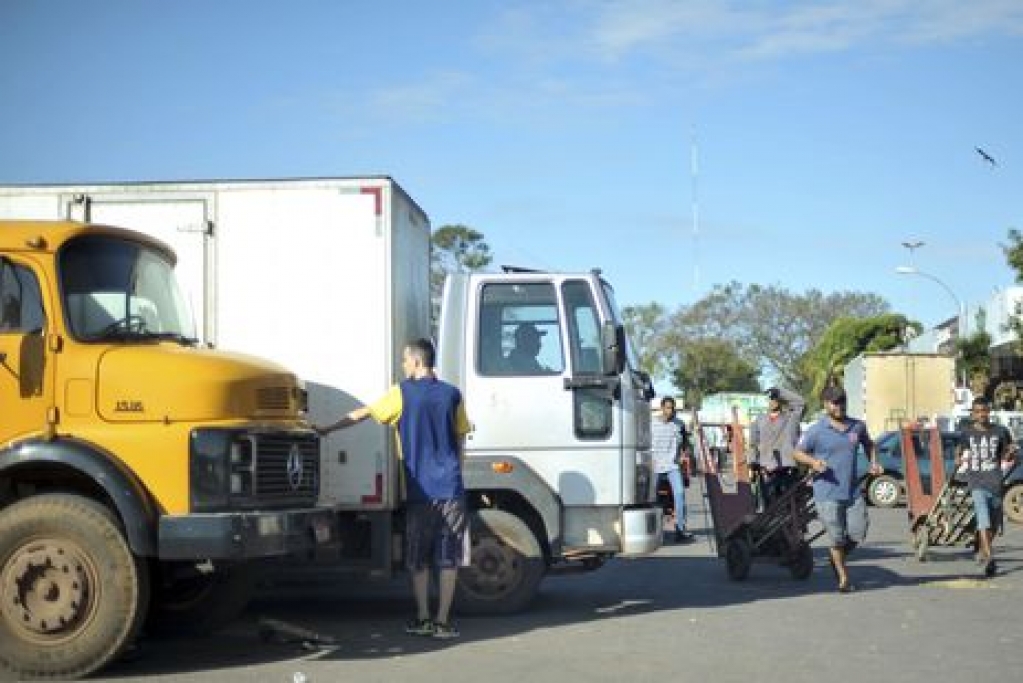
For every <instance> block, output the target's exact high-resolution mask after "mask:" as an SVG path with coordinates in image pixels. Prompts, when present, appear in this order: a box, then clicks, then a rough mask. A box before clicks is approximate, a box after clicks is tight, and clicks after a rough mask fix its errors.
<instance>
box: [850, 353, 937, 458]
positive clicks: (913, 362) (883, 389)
mask: <svg viewBox="0 0 1023 683" xmlns="http://www.w3.org/2000/svg"><path fill="white" fill-rule="evenodd" d="M844 387H845V393H846V398H847V399H848V410H849V414H850V415H852V416H854V417H858V418H860V419H862V420H864V421H865V422H866V423H867V429H869V430H870V434H871V436H872V437H875V438H876V437H877V436H879V435H880V434H881V433H882V432H886V431H889V430H893V429H900V428H901V427H902V426H904V425H906V424H909V423H912V422H917V421H920V420H921V419H925V420H928V421H930V422H931V424H935V423H936V421H937V418H947V417H949V416H951V415H952V413H953V410H954V406H955V358H953V357H951V356H945V355H942V354H937V353H902V352H878V353H864V354H861V355H859V356H857V357H856V358H853V359H852V360H851V361H849V363H847V364H846V366H845V379H844Z"/></svg>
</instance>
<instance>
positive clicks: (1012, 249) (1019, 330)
mask: <svg viewBox="0 0 1023 683" xmlns="http://www.w3.org/2000/svg"><path fill="white" fill-rule="evenodd" d="M1002 251H1003V252H1005V260H1006V262H1007V263H1008V264H1009V267H1010V268H1012V269H1013V270H1014V271H1015V272H1016V284H1018V285H1023V233H1021V232H1020V231H1019V230H1017V229H1016V228H1010V229H1009V243H1008V244H1003V245H1002ZM1009 329H1010V330H1012V332H1013V334H1015V335H1016V351H1017V353H1019V351H1020V350H1021V349H1023V318H1020V316H1018V315H1012V316H1009Z"/></svg>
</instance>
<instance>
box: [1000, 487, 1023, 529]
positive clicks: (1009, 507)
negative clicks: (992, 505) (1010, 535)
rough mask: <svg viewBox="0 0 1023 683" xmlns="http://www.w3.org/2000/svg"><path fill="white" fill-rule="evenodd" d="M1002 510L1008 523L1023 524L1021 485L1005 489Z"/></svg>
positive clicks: (1022, 488) (1022, 493)
mask: <svg viewBox="0 0 1023 683" xmlns="http://www.w3.org/2000/svg"><path fill="white" fill-rule="evenodd" d="M1002 509H1003V510H1005V516H1006V517H1008V518H1009V521H1010V522H1014V523H1016V524H1023V483H1018V484H1013V485H1012V486H1010V487H1009V488H1007V489H1005V495H1004V496H1003V497H1002Z"/></svg>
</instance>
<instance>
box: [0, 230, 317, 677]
mask: <svg viewBox="0 0 1023 683" xmlns="http://www.w3.org/2000/svg"><path fill="white" fill-rule="evenodd" d="M173 266H174V255H173V252H172V251H171V250H170V249H169V248H168V247H167V246H166V245H165V244H163V243H161V242H159V241H157V240H155V239H153V238H151V237H148V236H146V235H144V234H141V233H136V232H130V231H128V230H122V229H115V228H108V227H101V226H86V225H83V224H81V223H72V222H40V221H22V222H14V221H0V671H3V670H7V672H8V673H13V674H16V675H17V676H18V678H19V679H22V678H75V677H79V676H83V675H86V674H88V673H90V672H92V671H94V670H96V669H98V668H99V667H101V666H103V665H104V664H105V663H107V662H109V661H110V660H111V659H113V658H114V657H116V656H117V655H118V654H119V653H120V652H121V651H122V650H123V649H124V648H125V647H126V646H127V645H128V644H129V643H130V642H131V640H132V639H133V638H134V637H135V635H136V634H137V632H138V631H139V629H140V628H141V627H142V625H143V623H144V622H145V620H146V619H147V617H148V619H149V627H148V628H149V629H151V630H178V629H186V630H189V631H193V632H198V631H203V630H206V629H212V628H216V627H217V626H219V625H222V623H223V622H224V621H225V620H227V619H230V618H232V617H233V616H235V615H236V613H237V612H238V611H239V610H240V608H241V607H242V606H244V603H245V600H246V598H247V595H248V592H249V589H250V588H251V582H252V579H253V577H254V576H255V573H254V572H253V563H254V561H255V560H260V559H264V558H277V557H286V556H289V555H293V554H296V553H307V552H312V551H313V550H314V549H317V548H321V549H325V548H329V546H330V545H331V544H332V543H333V544H335V545H336V519H335V516H334V514H333V513H332V511H331V510H329V509H326V508H317V507H316V498H317V493H318V491H319V440H318V438H317V437H316V435H315V433H313V432H312V431H311V429H310V428H309V426H308V424H307V423H306V422H305V421H304V419H303V415H302V411H303V407H304V406H303V404H304V395H303V391H302V389H301V387H300V385H299V384H298V382H297V380H296V377H295V376H294V375H293V374H291V373H290V372H288V371H286V370H285V369H284V368H282V367H280V366H278V365H275V364H271V363H268V362H265V361H261V360H259V359H256V358H254V357H246V356H242V355H238V354H228V353H223V352H219V351H213V350H210V349H208V348H202V347H200V346H199V345H198V344H197V343H196V340H195V338H194V337H195V334H194V332H193V330H192V322H191V319H190V316H189V314H188V311H187V306H186V305H185V300H184V299H183V298H182V296H181V293H180V290H179V289H178V287H177V285H176V282H175V279H174V274H173ZM0 676H2V674H0Z"/></svg>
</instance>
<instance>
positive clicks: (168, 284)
mask: <svg viewBox="0 0 1023 683" xmlns="http://www.w3.org/2000/svg"><path fill="white" fill-rule="evenodd" d="M60 269H61V270H60V272H61V290H62V291H63V293H64V297H65V307H66V309H67V315H68V325H69V327H70V328H71V332H72V334H73V335H75V337H77V338H78V339H81V340H85V341H102V340H105V339H109V338H112V337H117V338H139V339H144V338H153V337H168V338H177V339H181V340H183V341H184V340H192V339H194V337H195V328H194V325H193V323H192V318H191V315H190V313H189V310H188V306H187V304H186V303H185V298H184V296H183V295H182V293H181V290H180V289H179V287H178V283H177V280H176V279H175V277H174V272H173V263H172V262H171V261H170V260H168V258H167V257H165V256H163V255H162V254H160V253H159V252H157V251H155V250H150V249H146V248H142V247H140V246H139V245H137V244H132V243H129V242H126V241H123V240H119V239H115V238H110V237H106V236H94V237H84V238H79V239H77V240H75V241H73V242H71V243H69V244H68V245H67V246H66V247H65V248H64V249H63V251H62V252H61V255H60Z"/></svg>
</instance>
